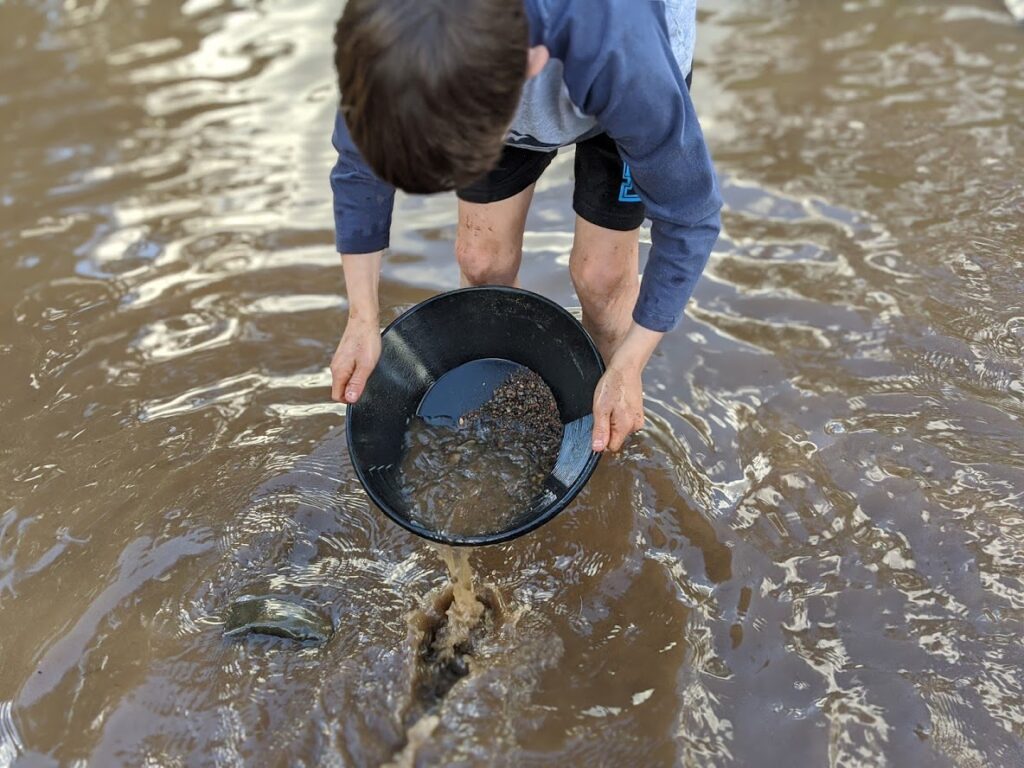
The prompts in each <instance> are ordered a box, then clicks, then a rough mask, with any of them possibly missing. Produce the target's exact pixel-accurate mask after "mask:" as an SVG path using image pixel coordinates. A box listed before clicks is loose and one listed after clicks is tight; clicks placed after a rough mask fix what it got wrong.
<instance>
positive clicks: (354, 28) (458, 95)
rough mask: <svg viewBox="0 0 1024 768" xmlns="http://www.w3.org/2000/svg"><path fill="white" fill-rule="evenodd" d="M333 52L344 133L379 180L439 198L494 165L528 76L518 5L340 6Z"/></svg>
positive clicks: (493, 0)
mask: <svg viewBox="0 0 1024 768" xmlns="http://www.w3.org/2000/svg"><path fill="white" fill-rule="evenodd" d="M335 43H336V46H337V49H336V50H337V52H336V54H335V64H336V65H337V68H338V82H339V85H340V86H341V105H342V110H343V111H344V115H345V120H346V123H347V124H348V127H349V131H350V133H351V134H352V140H353V141H354V142H355V144H356V146H357V147H359V150H360V152H362V154H363V157H364V158H365V160H366V162H367V163H368V164H369V166H370V167H371V168H372V169H373V171H374V173H376V174H377V175H378V176H379V177H380V178H381V179H383V180H385V181H387V182H390V183H391V184H393V185H395V186H396V187H398V188H399V189H404V190H405V191H407V192H414V193H430V192H440V191H443V190H448V189H453V188H456V187H461V186H465V185H467V184H469V183H470V182H472V181H474V180H475V179H477V178H479V177H480V176H482V175H483V174H485V173H487V172H488V171H490V170H491V169H492V168H493V167H494V166H495V165H496V164H497V162H498V159H499V157H500V155H501V150H502V145H503V142H504V138H505V133H506V131H507V130H508V127H509V125H510V124H511V122H512V118H513V117H514V116H515V111H516V108H517V106H518V104H519V97H520V94H521V92H522V88H523V83H524V82H525V80H526V75H527V60H528V51H529V28H528V22H527V19H526V14H525V10H524V7H523V2H522V0H349V2H348V4H347V5H346V7H345V12H344V14H343V15H342V17H341V21H340V22H338V29H337V33H336V35H335Z"/></svg>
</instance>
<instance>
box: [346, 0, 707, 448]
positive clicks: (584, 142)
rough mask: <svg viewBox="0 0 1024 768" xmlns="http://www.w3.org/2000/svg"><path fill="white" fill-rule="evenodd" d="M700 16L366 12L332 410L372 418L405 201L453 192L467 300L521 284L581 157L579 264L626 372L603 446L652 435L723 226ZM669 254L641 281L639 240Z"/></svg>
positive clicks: (606, 341) (536, 8)
mask: <svg viewBox="0 0 1024 768" xmlns="http://www.w3.org/2000/svg"><path fill="white" fill-rule="evenodd" d="M695 6H696V0H349V2H348V4H347V6H346V7H345V11H344V14H343V16H342V18H341V21H340V22H339V24H338V29H337V34H336V43H337V55H336V65H337V69H338V76H339V84H340V86H341V110H340V111H339V113H338V118H337V122H336V126H335V132H334V145H335V148H336V149H337V150H338V163H337V165H336V166H335V168H334V171H333V173H332V174H331V185H332V188H333V190H334V210H335V219H336V224H337V245H338V252H339V253H340V254H341V255H342V263H343V268H344V272H345V282H346V286H347V291H348V299H349V319H348V324H347V326H346V328H345V332H344V335H343V337H342V340H341V343H340V345H339V346H338V351H337V352H336V353H335V356H334V360H333V362H332V364H331V372H332V376H333V387H332V396H333V398H334V399H335V400H338V401H339V402H348V403H354V402H356V401H357V400H358V399H359V397H360V395H361V394H362V391H363V388H364V387H365V385H366V381H367V378H368V377H369V375H370V373H371V372H372V371H373V368H374V366H376V364H377V361H378V359H379V356H380V335H379V334H380V326H379V318H378V314H379V310H378V298H377V287H378V280H379V274H380V265H381V256H382V252H383V250H384V249H385V248H387V246H388V239H389V230H390V226H391V213H392V207H393V201H394V189H395V187H398V188H401V189H403V190H405V191H407V192H413V193H431V192H439V191H443V190H449V189H455V190H456V191H457V195H458V198H459V226H458V234H457V237H456V244H455V251H456V256H457V258H458V262H459V267H460V269H461V271H462V279H463V283H464V284H466V285H494V284H504V285H513V284H515V283H516V280H517V276H518V271H519V264H520V260H521V257H522V243H523V228H524V226H525V222H526V215H527V211H528V209H529V205H530V200H531V198H532V195H533V189H534V185H535V183H536V181H537V179H538V178H539V177H540V175H541V173H543V171H544V169H545V168H546V167H547V166H548V164H549V163H550V162H551V160H552V158H553V157H554V156H555V154H556V152H557V150H558V149H559V147H563V146H569V145H572V144H575V145H576V191H575V194H574V200H573V204H574V205H573V207H574V209H575V211H576V214H577V219H576V234H575V241H574V244H573V249H572V255H571V258H570V262H569V273H570V275H571V278H572V281H573V284H574V286H575V288H576V292H577V294H578V295H579V299H580V304H581V305H582V308H583V320H584V324H585V325H586V327H587V329H588V330H589V331H590V333H591V334H592V335H593V337H594V339H595V341H596V343H597V345H598V347H599V349H600V350H601V353H602V355H603V356H604V358H605V360H606V361H607V364H608V370H607V373H606V374H605V376H604V378H603V379H602V380H601V382H600V384H599V385H598V387H597V390H596V392H595V394H594V418H595V426H594V433H593V448H594V450H595V451H604V450H606V449H609V450H612V451H617V450H618V449H619V448H621V446H622V443H623V441H624V440H625V439H626V437H628V436H629V435H630V434H631V433H632V432H635V431H637V430H639V429H640V428H641V427H642V426H643V418H644V417H643V388H642V383H641V375H642V372H643V369H644V367H645V366H646V365H647V362H648V360H649V359H650V357H651V355H652V354H653V352H654V350H655V348H656V346H657V344H658V342H659V340H660V339H661V337H662V335H663V334H664V333H665V332H667V331H669V330H672V329H673V328H674V327H675V326H676V325H677V324H678V323H679V321H680V319H681V317H682V315H683V310H684V308H685V306H686V303H687V301H688V300H689V298H690V295H691V294H692V293H693V289H694V286H695V284H696V282H697V280H698V278H699V277H700V275H701V272H702V271H703V270H704V267H705V265H706V263H707V260H708V257H709V255H710V253H711V249H712V247H713V246H714V243H715V241H716V240H717V238H718V233H719V229H720V218H719V210H720V208H721V198H720V196H719V192H718V187H717V183H716V181H715V174H714V169H713V167H712V164H711V158H710V156H709V154H708V150H707V147H706V146H705V144H704V138H703V135H702V133H701V129H700V125H699V124H698V121H697V115H696V113H695V112H694V108H693V103H692V102H691V100H690V94H689V74H688V73H689V72H690V66H691V62H692V57H693V44H694V37H695V26H696V8H695ZM645 216H646V217H649V218H650V219H651V220H652V223H653V224H652V243H653V244H652V247H651V251H650V257H649V259H648V263H647V267H646V269H645V270H644V275H643V280H642V282H641V281H639V280H638V279H637V274H638V272H639V266H638V253H639V245H638V235H639V228H640V226H641V224H642V222H643V220H644V218H645Z"/></svg>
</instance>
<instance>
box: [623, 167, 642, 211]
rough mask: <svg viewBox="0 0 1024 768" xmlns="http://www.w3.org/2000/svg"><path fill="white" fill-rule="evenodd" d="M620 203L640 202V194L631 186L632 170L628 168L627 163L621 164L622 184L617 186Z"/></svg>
mask: <svg viewBox="0 0 1024 768" xmlns="http://www.w3.org/2000/svg"><path fill="white" fill-rule="evenodd" d="M619 202H620V203H642V202H643V200H642V199H641V198H640V195H638V194H637V193H636V187H634V186H633V172H632V171H631V170H629V163H623V164H622V186H621V187H619Z"/></svg>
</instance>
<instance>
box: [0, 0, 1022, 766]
mask: <svg viewBox="0 0 1024 768" xmlns="http://www.w3.org/2000/svg"><path fill="white" fill-rule="evenodd" d="M338 10H339V9H338V8H335V7H332V4H322V3H308V2H300V0H187V2H155V0H150V1H149V2H146V1H145V0H142V1H138V0H136V1H134V2H129V1H128V0H70V1H69V2H64V1H63V0H61V1H60V2H58V0H6V2H3V3H0V124H2V125H3V126H4V130H3V131H2V132H0V146H2V149H0V307H2V308H3V311H2V312H0V366H2V369H3V375H2V376H0V424H2V427H3V436H4V440H3V441H0V494H2V498H0V623H2V624H3V626H4V628H5V629H4V631H3V633H0V658H2V659H3V663H2V664H0V765H10V764H12V763H13V764H19V763H20V764H24V765H30V764H31V765H50V764H53V765H58V764H60V765H66V764H71V763H73V762H74V761H76V760H82V761H88V762H89V763H90V764H96V765H141V764H146V763H148V764H159V765H165V764H168V765H169V764H189V765H203V764H211V765H212V764H216V765H242V764H245V763H247V762H248V763H251V762H252V761H254V760H259V761H265V762H267V763H268V764H278V763H286V762H292V763H295V762H298V761H303V762H305V763H306V764H314V763H316V764H341V765H359V766H361V765H375V764H380V763H382V762H385V761H388V760H391V759H393V758H395V756H396V754H397V753H398V752H397V751H399V750H401V749H402V748H403V745H405V744H406V743H407V742H408V741H409V739H410V737H416V736H417V734H408V733H407V732H406V730H405V726H406V724H405V723H403V722H402V713H403V712H405V711H407V708H408V705H409V697H410V691H411V690H412V685H411V682H412V681H413V680H414V678H415V674H416V669H415V653H414V650H415V649H414V648H413V647H411V645H410V638H409V628H408V623H407V620H406V617H407V615H408V614H409V613H410V612H412V611H414V610H417V609H419V608H420V607H421V606H422V604H423V601H424V600H425V599H426V596H427V595H428V594H430V593H431V592H432V590H435V589H437V588H438V587H440V586H441V585H442V584H443V582H444V581H445V579H446V576H445V574H444V569H443V568H442V567H441V566H440V563H439V562H438V560H437V559H436V557H435V556H434V555H433V553H432V552H430V551H429V550H428V549H427V548H426V547H425V546H424V545H422V544H421V543H420V542H418V541H416V540H414V539H413V538H412V537H410V536H409V535H408V534H406V533H404V532H403V531H401V530H399V529H397V527H396V526H394V525H391V524H389V523H387V522H386V521H385V520H384V519H383V518H382V516H381V515H380V514H378V513H377V512H376V511H374V510H372V509H371V508H370V507H369V505H368V503H367V500H366V497H365V495H364V494H363V493H362V491H361V490H360V489H359V487H358V483H357V482H356V480H355V479H354V475H353V472H352V469H351V467H350V465H349V464H348V462H347V458H346V452H345V448H344V440H343V438H342V434H343V426H344V418H345V414H344V409H343V408H341V407H339V406H336V405H333V404H330V403H328V402H327V388H326V387H327V384H328V377H327V374H326V371H325V366H326V364H327V362H328V360H329V357H330V353H331V351H332V348H333V344H334V343H336V340H337V337H338V335H339V332H340V329H341V327H342V323H343V320H344V310H345V304H344V302H343V301H342V300H341V299H340V298H339V295H340V288H341V285H340V270H339V269H338V265H337V256H336V255H335V254H334V253H333V252H332V246H331V232H330V227H331V215H330V205H329V199H328V188H327V182H326V179H327V172H328V170H329V168H330V164H331V148H330V144H329V134H330V126H331V119H332V111H333V109H334V89H333V84H332V79H331V72H330V34H329V30H330V23H331V21H332V19H333V17H334V16H335V15H336V14H337V12H338ZM702 22H703V26H702V32H701V42H700V47H699V50H698V59H699V62H698V68H697V71H696V80H695V98H696V99H697V102H698V108H699V109H700V110H701V113H702V116H703V121H704V123H705V129H706V132H707V134H708V136H709V137H710V140H711V143H712V148H713V151H714V153H715V155H716V159H717V161H718V165H719V168H720V170H721V172H722V181H723V189H724V193H725V197H726V202H727V210H726V212H725V234H724V236H723V239H722V241H721V242H720V244H719V247H718V250H717V252H716V254H715V256H714V258H713V259H712V264H711V266H710V267H709V272H708V276H707V279H706V280H705V281H704V282H703V283H702V285H701V286H700V288H699V290H698V292H697V296H696V300H695V303H694V304H693V306H692V308H691V312H690V315H689V318H688V320H687V322H686V324H685V325H684V327H683V328H682V329H681V330H680V331H679V332H678V333H677V334H675V335H673V336H671V337H670V338H669V339H668V340H667V341H666V342H665V344H664V345H663V347H662V348H661V350H660V352H659V354H658V356H657V357H656V358H655V360H654V362H653V363H652V366H651V368H650V369H649V371H648V374H647V378H646V382H647V391H648V403H647V404H648V414H649V416H650V420H649V421H650V426H649V428H648V430H647V431H646V433H645V435H644V436H643V438H642V439H640V440H637V441H635V442H633V443H631V445H630V447H629V448H628V450H627V451H626V452H625V453H624V454H623V455H622V456H621V457H619V458H618V459H616V460H614V461H609V462H604V463H602V466H601V468H600V469H599V471H598V472H597V474H596V475H595V477H594V479H593V481H592V482H591V483H590V485H589V486H588V488H587V489H586V491H585V492H584V493H583V494H582V495H581V497H580V498H579V500H578V501H577V502H576V503H575V504H574V505H573V506H572V507H571V508H570V510H569V511H567V512H566V513H564V514H562V515H561V516H560V517H559V518H558V519H556V520H555V521H554V522H553V523H551V524H550V525H548V526H546V527H545V528H544V529H542V530H541V531H539V532H537V533H535V534H533V535H531V536H528V537H526V538H525V539H523V540H520V541H518V542H516V543H513V544H510V545H506V546H501V547H497V548H493V549H487V550H485V551H483V552H481V553H479V554H478V556H477V561H476V567H477V572H478V575H479V577H480V578H481V579H482V580H483V581H484V582H485V583H487V584H491V585H493V586H494V588H495V589H497V590H498V592H499V593H500V594H501V596H502V597H503V599H504V600H506V601H507V603H508V606H509V610H510V611H513V612H516V615H518V616H519V618H518V620H517V621H516V622H515V623H514V625H513V624H512V623H506V624H505V625H503V627H502V628H501V630H500V631H496V632H494V633H492V634H491V635H489V636H488V637H487V638H485V639H483V640H482V641H481V642H480V643H479V644H478V645H477V646H476V648H475V649H474V652H475V656H474V659H475V663H476V664H477V666H478V667H479V669H480V672H479V674H474V675H470V676H468V677H466V678H465V679H463V680H461V681H459V682H458V683H457V684H456V685H454V687H453V688H452V689H451V691H450V692H449V693H448V694H447V696H446V697H445V698H444V701H443V704H442V706H441V708H440V709H439V710H438V720H437V722H436V723H430V722H428V723H427V725H432V726H433V727H431V728H425V731H424V733H422V734H418V736H420V737H422V739H421V740H422V742H423V743H422V744H421V745H420V747H419V749H418V751H417V754H418V758H417V759H418V761H419V762H418V764H420V765H444V764H451V763H453V762H458V761H460V760H461V761H463V762H464V763H466V764H474V765H475V764H499V765H503V764H505V765H516V766H531V765H538V766H539V765H551V764H574V765H578V764H586V763H588V762H589V763H591V764H594V765H620V764H629V765H676V764H679V763H684V764H689V765H730V764H735V765H751V764H757V765H818V764H823V763H824V762H826V761H831V762H832V763H833V764H836V765H865V766H875V765H880V764H889V765H897V766H902V765H954V764H955V765H960V766H990V765H1020V764H1024V754H1022V749H1021V738H1022V736H1024V733H1022V725H1021V724H1022V723H1024V705H1022V701H1024V681H1022V675H1021V673H1020V669H1021V668H1022V665H1024V652H1022V651H1021V647H1020V643H1019V642H1018V636H1019V631H1020V626H1021V620H1022V618H1024V559H1022V555H1021V552H1022V551H1024V518H1022V516H1021V514H1020V509H1021V503H1022V498H1024V496H1022V495H1024V451H1022V448H1021V446H1022V445H1024V430H1022V427H1021V418H1022V417H1024V384H1022V379H1021V360H1022V359H1024V304H1022V301H1021V296H1022V288H1024V259H1022V258H1021V254H1022V253H1024V230H1022V229H1021V227H1020V222H1021V220H1022V215H1024V176H1022V174H1021V172H1020V169H1021V158H1020V151H1019V148H1020V147H1021V146H1024V128H1022V126H1024V79H1022V78H1021V69H1020V62H1021V47H1022V44H1024V37H1022V32H1021V30H1020V28H1019V27H1017V26H1015V25H1014V24H1013V22H1012V19H1011V18H1010V17H1009V16H1008V15H1007V14H1006V12H1005V10H1004V9H1003V7H1002V5H1001V4H1000V3H998V2H994V1H993V2H989V0H958V2H952V3H900V2H896V0H878V1H877V2H870V3H869V2H851V3H844V4H841V5H837V4H818V3H809V2H800V3H788V4H780V3H775V2H771V1H770V0H756V1H753V2H751V1H749V0H748V1H746V2H739V1H738V0H718V1H717V2H707V3H705V4H704V10H703V11H702ZM570 189H571V158H570V157H569V155H568V154H565V153H563V155H562V156H561V157H560V158H559V159H558V160H556V162H555V163H554V164H553V165H552V167H551V169H550V170H549V172H548V173H547V174H546V176H545V178H544V179H543V180H542V182H541V184H540V186H539V188H538V192H537V196H536V203H535V206H534V212H533V214H532V215H531V218H530V222H529V232H528V233H527V237H526V248H527V258H526V266H525V269H524V275H523V282H524V286H525V287H527V288H531V289H535V290H542V291H543V292H546V293H548V294H549V295H551V296H553V298H555V299H557V300H559V301H561V302H562V303H563V304H566V305H572V304H574V303H575V300H574V297H573V296H572V294H571V288H570V285H569V281H568V279H567V277H566V274H565V264H566V262H567V259H568V251H569V247H570V243H571V238H570V236H569V233H570V232H571V229H572V220H571V208H570V206H569V199H570V194H569V193H570ZM399 208H400V210H399V212H398V214H397V216H396V222H397V226H396V233H395V237H394V245H395V252H394V253H393V254H392V255H391V256H389V259H388V264H387V268H386V275H385V279H384V281H383V285H382V291H383V302H384V305H385V306H386V307H387V314H388V317H393V316H394V315H395V314H396V313H398V312H399V311H401V310H402V309H404V308H406V307H408V306H409V305H411V304H413V303H415V302H417V301H419V300H421V299H423V298H426V297H427V296H428V295H430V294H432V293H434V292H436V291H438V290H442V289H446V288H450V287H454V286H455V284H456V282H457V275H456V270H455V267H454V263H453V259H452V256H451V251H452V239H453V229H452V225H453V221H454V215H453V203H452V200H451V199H450V198H448V197H443V196H442V197H434V198H428V199H407V198H403V199H401V200H400V203H399ZM331 286H335V287H331ZM385 319H387V318H385ZM241 594H283V595H288V596H289V597H291V598H294V599H295V600H301V601H302V602H303V603H304V604H305V603H308V604H313V605H317V606H321V607H322V609H323V611H324V612H325V614H327V615H329V616H330V618H331V622H332V624H333V625H334V626H335V627H337V631H336V634H335V635H334V637H333V638H332V639H331V641H330V642H329V643H327V644H326V645H325V646H324V647H322V648H317V647H310V648H295V647H292V646H287V645H286V644H285V643H283V642H281V641H277V640H270V639H267V640H256V639H254V640H252V642H244V643H225V642H224V641H223V639H222V638H221V629H222V627H221V626H220V623H219V617H220V616H221V615H222V614H223V610H224V608H225V606H226V605H228V604H229V603H230V601H231V599H233V598H234V597H235V596H237V595H241Z"/></svg>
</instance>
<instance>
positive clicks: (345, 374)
mask: <svg viewBox="0 0 1024 768" xmlns="http://www.w3.org/2000/svg"><path fill="white" fill-rule="evenodd" d="M378 360H380V327H379V323H378V322H371V321H367V320H359V319H356V318H352V317H350V318H349V321H348V324H347V325H346V326H345V333H344V334H343V335H342V337H341V343H340V344H338V349H337V351H336V352H335V353H334V359H333V360H332V361H331V399H332V400H335V401H336V402H339V403H348V404H349V405H351V404H353V403H355V402H356V401H358V400H359V398H360V397H362V396H363V390H364V389H365V388H366V382H367V381H368V380H369V378H370V374H371V373H373V369H374V368H376V367H377V361H378Z"/></svg>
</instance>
